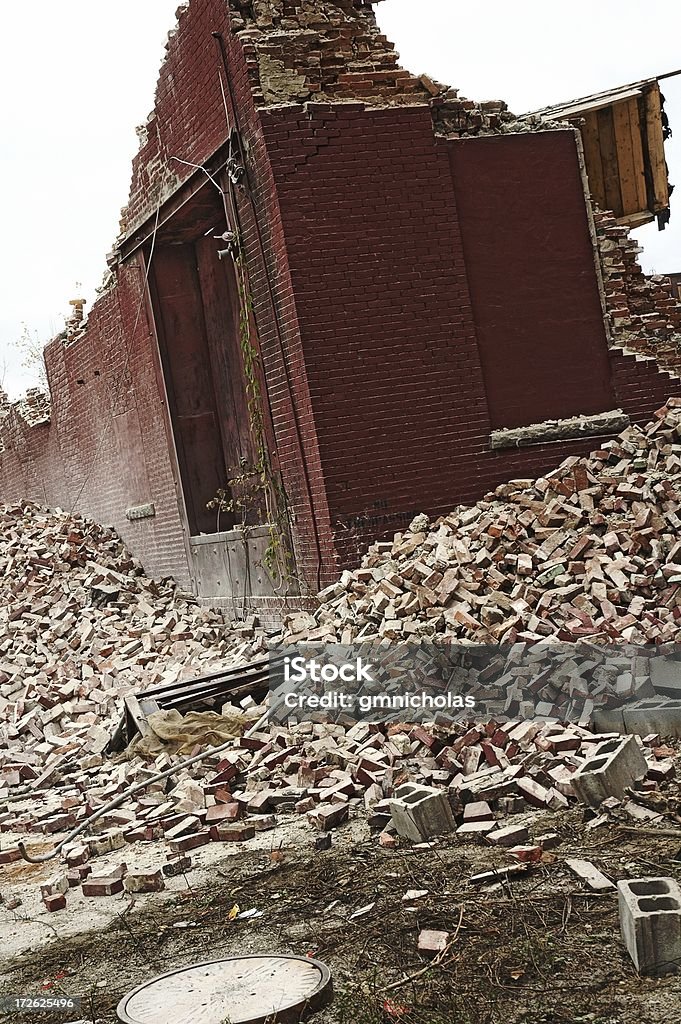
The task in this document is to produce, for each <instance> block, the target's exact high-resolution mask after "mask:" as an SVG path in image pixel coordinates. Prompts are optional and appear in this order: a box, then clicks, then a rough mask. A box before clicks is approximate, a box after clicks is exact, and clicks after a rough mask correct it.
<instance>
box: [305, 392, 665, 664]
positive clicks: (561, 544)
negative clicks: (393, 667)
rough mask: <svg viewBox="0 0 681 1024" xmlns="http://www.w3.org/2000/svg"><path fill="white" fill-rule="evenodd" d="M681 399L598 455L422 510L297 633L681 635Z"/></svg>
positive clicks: (641, 638) (654, 639)
mask: <svg viewBox="0 0 681 1024" xmlns="http://www.w3.org/2000/svg"><path fill="white" fill-rule="evenodd" d="M680 456H681V401H679V400H678V399H672V400H670V402H669V403H668V405H667V406H666V407H665V408H663V409H661V410H659V411H658V413H657V414H656V417H655V419H654V420H653V421H652V422H651V423H650V424H648V425H647V426H646V427H644V428H641V427H638V426H630V427H628V428H627V429H626V430H624V431H623V433H621V434H620V435H619V436H618V437H617V438H615V439H612V440H608V441H606V442H605V443H604V444H603V445H602V447H601V448H600V449H599V450H597V451H594V452H592V454H591V455H589V456H588V457H586V458H578V457H570V458H567V459H565V460H564V461H563V462H562V463H561V464H560V466H558V468H557V469H555V470H554V471H552V472H550V473H547V474H546V475H545V476H544V477H541V478H540V479H538V480H536V481H531V480H513V481H511V482H510V483H508V484H504V485H502V486H500V487H498V488H497V490H496V491H495V492H494V493H493V494H490V495H487V496H486V497H485V499H484V500H482V501H479V502H478V503H477V504H476V505H474V506H473V507H472V508H464V507H460V508H457V509H456V510H455V511H453V512H452V513H451V514H450V515H448V516H445V517H442V518H440V519H438V520H437V522H435V523H433V524H430V523H429V521H428V519H427V517H426V516H424V515H419V516H417V517H416V518H415V519H414V521H413V522H412V523H411V526H410V528H409V530H407V531H406V532H404V533H399V534H397V535H396V536H395V538H394V540H393V541H392V542H382V543H376V544H374V545H372V547H371V548H370V549H369V551H368V553H367V555H366V556H365V558H364V560H363V562H362V564H361V566H360V568H358V569H357V570H355V571H354V572H350V571H346V572H344V573H343V574H342V576H341V578H340V580H339V581H338V582H336V583H334V584H333V585H332V586H330V587H328V588H327V589H326V590H324V591H323V592H322V593H321V594H320V602H321V603H320V607H319V609H318V610H317V611H316V613H315V614H314V616H305V615H298V616H294V617H292V618H291V619H290V620H289V622H288V629H289V633H290V636H289V639H290V640H292V641H293V642H295V641H296V640H297V639H308V640H314V639H319V640H340V641H342V642H344V643H350V642H354V641H367V640H376V639H383V638H387V639H391V640H415V639H418V638H427V637H434V638H437V639H441V638H452V639H458V640H460V641H474V642H476V643H515V642H516V641H518V640H520V641H527V642H535V641H538V640H541V639H544V638H547V637H551V638H555V639H557V640H561V641H563V640H564V641H571V642H575V641H577V640H583V639H585V638H588V639H590V640H592V641H597V642H601V641H603V642H605V641H608V642H615V643H620V642H627V643H632V644H649V643H655V644H661V643H666V642H669V641H675V640H676V639H677V638H678V636H679V626H678V622H679V615H681V608H680V603H681V591H680V590H679V584H680V583H681V564H679V563H681V540H679V537H678V530H679V527H680V526H681V518H680V517H679V483H680V480H681V475H680V469H681V458H680Z"/></svg>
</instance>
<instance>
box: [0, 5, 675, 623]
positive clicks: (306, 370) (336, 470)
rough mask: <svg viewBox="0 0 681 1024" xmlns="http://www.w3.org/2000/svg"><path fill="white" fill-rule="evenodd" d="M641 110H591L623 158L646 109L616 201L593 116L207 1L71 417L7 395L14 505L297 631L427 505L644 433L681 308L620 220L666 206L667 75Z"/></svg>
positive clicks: (330, 20)
mask: <svg viewBox="0 0 681 1024" xmlns="http://www.w3.org/2000/svg"><path fill="white" fill-rule="evenodd" d="M623 95H624V99H622V95H621V94H618V95H615V94H613V96H611V97H607V96H604V97H600V98H598V102H596V103H595V104H592V107H594V108H595V109H596V110H598V111H606V115H607V116H609V117H610V119H611V121H612V124H613V126H614V127H613V133H614V134H613V136H612V137H613V139H615V138H616V141H619V142H621V140H622V130H623V129H622V124H623V121H622V117H621V113H622V111H621V109H620V108H621V107H622V106H623V104H624V103H627V104H629V108H628V110H629V113H627V120H626V131H628V132H629V133H630V134H629V135H628V136H627V139H633V143H631V144H630V146H629V150H628V157H627V159H631V160H632V161H634V170H633V173H635V174H640V175H643V180H637V183H636V187H632V186H631V180H632V179H631V174H628V172H627V170H626V168H625V166H624V162H623V158H621V162H620V170H621V173H620V180H619V185H617V183H616V187H615V189H614V190H613V186H612V183H611V182H610V181H606V180H605V178H604V177H603V175H604V174H605V173H606V172H605V170H603V168H602V169H601V176H600V177H598V174H597V172H596V171H595V170H594V167H595V164H594V159H596V160H597V161H598V160H600V156H599V152H600V151H599V150H598V146H596V158H594V155H593V151H594V141H593V139H590V140H589V139H586V140H585V137H584V136H583V133H582V127H583V125H584V124H588V121H589V118H588V116H587V115H584V109H586V108H589V104H588V103H583V104H582V105H581V106H580V105H579V104H577V105H576V106H575V105H573V107H571V108H570V109H568V108H565V109H563V110H559V109H558V108H552V109H551V110H548V111H545V112H539V113H537V114H534V115H530V116H527V117H525V118H516V117H514V116H513V115H512V114H511V113H510V112H509V111H508V110H507V108H506V105H505V104H504V103H502V102H491V103H475V102H473V101H469V100H464V99H462V98H461V97H459V96H458V95H457V93H456V90H453V89H448V88H446V87H441V86H439V85H438V84H437V83H434V82H433V81H432V80H431V79H429V78H427V77H426V76H421V77H416V76H415V75H412V74H411V73H409V72H407V71H405V70H403V69H402V68H401V67H400V66H399V64H398V62H397V56H396V54H395V52H394V49H393V47H392V45H391V43H390V42H388V40H387V39H386V38H385V37H384V36H382V35H381V33H380V31H379V29H378V27H377V24H376V21H375V15H374V12H373V9H372V4H371V3H369V2H364V0H302V2H292V0H253V2H242V0H191V2H190V3H189V4H188V5H186V6H185V7H184V8H181V9H180V10H179V11H178V24H177V28H176V29H175V30H174V31H173V32H172V33H171V34H170V37H169V41H168V46H167V56H166V59H165V62H164V64H163V67H162V69H161V72H160V79H159V84H158V88H157V93H156V101H155V108H154V111H153V112H152V114H151V115H150V117H149V119H148V121H147V124H146V125H145V126H144V128H143V129H141V130H140V136H141V140H142V144H141V148H140V151H139V153H138V155H137V157H136V158H135V161H134V165H133V177H132V187H131V192H130V197H129V201H128V204H127V207H126V208H125V210H124V211H123V220H122V224H121V235H120V237H119V239H118V241H117V243H116V246H115V248H114V251H113V252H112V254H111V255H110V257H109V260H108V262H109V270H110V272H109V274H108V277H107V280H106V281H105V283H104V285H103V287H102V290H101V292H100V295H99V297H98V299H97V301H96V303H95V305H94V307H93V308H92V310H91V312H90V315H89V317H88V318H87V321H85V322H83V321H82V318H81V309H80V308H79V307H78V306H76V311H75V314H74V317H73V318H72V321H71V322H70V324H69V325H68V326H67V330H66V331H65V332H64V333H63V334H62V335H60V336H59V337H57V338H56V339H54V341H52V342H51V343H50V345H49V346H48V348H47V350H46V365H47V371H48V379H49V386H50V403H49V406H45V404H44V403H42V402H41V401H40V398H39V396H36V395H35V394H34V395H33V396H31V397H30V400H29V402H28V403H24V404H23V405H21V404H19V405H14V406H11V407H7V406H4V407H0V496H1V497H2V499H3V500H19V499H21V498H25V497H30V498H34V499H37V500H39V501H42V502H44V503H45V504H48V505H51V506H60V507H64V508H68V509H72V508H76V509H82V510H83V511H86V512H87V513H88V514H90V515H92V516H94V517H96V518H97V519H98V520H100V521H102V522H105V523H111V524H113V525H114V526H115V527H116V528H117V529H118V530H119V532H120V533H121V534H122V535H123V537H124V539H125V540H126V542H127V543H128V545H129V546H130V547H131V549H132V550H133V551H134V552H135V554H137V555H138V556H139V557H140V558H141V559H142V561H143V562H144V564H145V567H146V569H147V571H149V572H150V573H153V574H156V575H162V576H166V575H173V576H174V577H175V578H176V579H177V580H178V582H179V583H180V585H181V586H183V587H184V588H186V589H187V590H189V591H193V592H194V593H195V594H196V595H197V596H198V597H199V598H200V599H201V600H202V601H205V602H207V603H212V604H224V605H226V606H230V605H233V606H234V607H235V608H238V609H258V610H259V611H260V612H261V614H267V613H269V612H272V613H274V614H276V612H277V610H278V609H279V608H280V606H281V604H282V602H283V600H284V599H285V598H289V599H290V600H291V601H293V602H296V601H297V600H299V599H300V597H302V598H305V596H307V595H310V594H313V593H314V592H315V591H316V590H318V589H319V588H320V586H323V585H325V584H326V583H328V582H329V581H331V580H332V579H334V578H335V577H336V576H337V574H338V572H339V571H340V570H341V569H343V568H344V567H346V566H348V565H351V564H354V563H356V561H357V559H358V557H359V554H360V553H361V552H362V551H363V550H364V548H365V547H366V545H367V544H368V543H369V542H370V541H371V540H373V539H375V538H376V537H380V536H382V535H385V534H387V533H390V534H392V533H394V532H395V531H396V530H399V529H400V528H401V527H402V526H403V525H405V524H408V523H409V521H410V520H411V519H412V518H413V516H414V515H415V514H416V513H418V512H424V511H425V512H427V513H428V514H430V515H437V514H439V513H446V512H448V511H449V510H450V509H451V508H452V507H453V506H454V505H456V504H459V503H463V502H470V501H473V500H476V499H478V498H480V496H481V495H483V494H484V493H485V492H486V491H488V490H489V489H490V488H492V487H494V486H495V485H496V484H498V483H500V482H501V481H504V480H507V479H509V478H513V477H531V476H536V475H538V474H540V473H541V472H543V471H545V470H547V469H548V468H549V467H551V466H553V465H555V464H556V463H557V462H558V461H560V459H561V458H563V457H565V456H567V455H573V454H583V453H585V452H586V451H588V450H589V449H591V448H593V447H597V446H598V438H603V437H610V436H613V435H614V434H616V433H617V432H619V431H620V430H621V429H622V428H623V426H625V425H626V423H627V422H629V421H635V422H645V421H646V420H648V419H649V418H650V416H651V413H652V412H653V410H654V409H655V408H657V407H658V406H660V405H661V404H663V402H664V401H665V400H666V399H667V398H668V397H670V396H671V395H680V394H681V387H680V385H679V378H678V369H679V361H680V358H679V348H678V340H679V332H681V306H680V305H679V304H678V303H677V301H676V300H675V299H674V297H673V296H672V293H671V286H670V284H669V282H668V281H667V280H666V279H664V278H651V279H649V278H646V277H645V276H644V275H643V273H642V271H641V268H640V266H639V264H638V262H637V251H638V250H637V246H636V243H635V241H634V240H633V239H631V238H630V236H629V227H628V225H634V224H640V223H642V222H644V221H645V220H651V219H653V218H655V217H657V218H658V219H659V220H661V221H664V219H665V218H666V216H667V215H668V206H669V197H668V190H667V192H666V194H665V192H664V183H666V174H665V176H664V183H663V184H661V181H662V178H661V170H660V161H659V153H658V159H657V161H655V160H654V157H655V152H654V145H653V144H654V143H656V142H658V141H659V144H660V145H661V139H662V135H661V132H662V128H661V104H660V99H659V97H660V91H659V86H658V84H657V82H656V81H652V80H651V81H650V82H644V83H637V85H636V86H635V87H630V88H629V89H628V91H626V92H625V93H624V94H623ZM632 104H633V106H632ZM589 109H591V108H589ZM575 110H577V114H578V115H579V116H577V115H576V114H575ZM613 110H614V112H615V113H614V114H613ZM608 112H609V115H608ZM639 112H640V120H639ZM598 117H600V118H601V120H603V115H602V114H598ZM647 119H648V120H647ZM617 132H619V133H620V134H619V135H617ZM605 138H606V133H605V132H604V133H603V137H602V140H601V143H600V144H605V143H604V141H603V140H605ZM639 139H643V145H639ZM589 146H591V152H590V151H589ZM585 154H586V155H585ZM637 161H638V163H640V164H641V168H642V169H639V167H638V163H637ZM615 163H617V161H615ZM603 167H605V159H604V161H603ZM651 168H652V170H651ZM596 177H598V181H596ZM606 185H607V186H608V187H607V188H606ZM617 187H619V192H617ZM601 192H602V193H603V195H605V196H606V197H609V196H612V195H614V194H615V193H616V192H617V196H618V199H617V202H621V203H622V208H621V209H619V210H614V209H603V210H602V209H599V208H598V207H597V206H596V204H595V202H594V200H593V198H592V193H593V194H594V195H595V194H599V195H600V193H601ZM627 204H628V205H627ZM615 205H616V203H615V202H613V203H612V206H615ZM235 477H236V478H239V480H240V482H237V483H236V484H234V485H233V487H232V493H231V494H230V493H229V490H230V489H229V487H228V484H227V481H228V480H229V479H234V478H235ZM219 490H222V491H223V492H227V493H226V497H225V499H224V502H223V504H222V505H221V506H220V507H218V508H217V509H216V507H215V502H212V501H211V499H213V498H214V496H215V495H216V493H217V492H218V491H219ZM209 506H210V507H209ZM242 516H245V517H246V521H247V522H248V523H249V524H250V525H249V528H248V530H247V531H246V533H245V534H244V532H243V531H240V530H238V529H235V527H237V526H238V524H239V521H240V519H241V518H242Z"/></svg>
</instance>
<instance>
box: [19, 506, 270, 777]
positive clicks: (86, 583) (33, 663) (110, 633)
mask: <svg viewBox="0 0 681 1024" xmlns="http://www.w3.org/2000/svg"><path fill="white" fill-rule="evenodd" d="M0 576H1V577H2V580H3V586H2V590H1V591H0V759H4V757H6V755H5V754H4V753H3V752H5V751H7V750H11V751H12V752H13V754H14V755H16V754H17V752H21V760H22V774H23V777H24V778H25V779H32V778H36V777H38V776H39V775H40V774H41V773H42V772H43V771H44V770H45V769H49V767H50V766H51V763H52V761H53V760H54V759H55V758H57V757H59V758H60V759H65V758H68V757H73V756H74V755H76V754H79V753H82V754H83V755H88V754H100V753H101V752H102V750H103V749H104V747H105V746H106V743H107V741H108V739H109V736H110V732H111V729H112V727H113V725H114V723H115V721H116V720H117V718H118V717H119V715H120V709H121V701H122V698H123V697H124V696H126V695H127V694H130V693H134V692H137V691H140V690H144V689H145V688H146V687H148V686H152V685H154V684H163V683H170V682H174V681H175V680H177V679H180V678H187V677H192V676H196V675H200V674H201V673H203V672H205V671H207V670H208V669H207V667H206V666H208V667H210V668H211V669H214V668H217V667H222V666H223V665H228V664H239V663H240V662H242V661H244V660H248V659H249V658H252V657H254V656H255V655H256V653H257V651H258V649H259V648H261V646H262V644H263V643H264V641H263V638H262V636H259V637H256V636H255V635H254V631H253V628H252V626H249V625H248V624H246V625H245V626H243V627H242V628H241V629H235V628H233V627H230V628H229V629H228V628H227V627H226V625H225V621H224V618H223V616H222V614H221V613H219V612H214V611H207V610H205V609H200V608H198V607H197V606H196V605H195V604H193V603H192V602H191V601H190V600H188V599H185V598H183V597H182V596H181V595H179V594H178V592H177V589H176V587H175V585H174V583H173V582H172V581H171V580H164V581H161V582H156V581H154V580H151V579H148V578H147V577H146V576H145V575H144V573H143V571H142V568H141V566H140V564H139V562H138V561H137V560H136V559H134V558H133V557H132V556H131V555H130V554H129V553H128V551H127V550H126V548H125V546H124V545H123V543H122V542H121V540H120V538H119V537H118V536H117V535H116V534H115V533H114V532H113V531H112V530H109V529H106V528H104V527H101V526H98V525H97V524H95V523H93V522H92V521H90V520H88V519H85V518H83V517H80V516H70V515H68V514H65V513H60V512H47V511H45V510H43V509H41V508H39V507H38V506H36V505H34V504H31V503H25V504H23V505H18V506H13V507H7V506H0ZM10 775H11V773H10ZM2 789H3V786H2V782H1V781H0V795H1V793H2Z"/></svg>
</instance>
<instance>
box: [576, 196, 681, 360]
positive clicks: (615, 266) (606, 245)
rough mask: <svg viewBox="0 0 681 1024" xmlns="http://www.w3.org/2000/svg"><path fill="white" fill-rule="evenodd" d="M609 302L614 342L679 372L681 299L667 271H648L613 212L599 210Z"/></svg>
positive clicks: (597, 229)
mask: <svg viewBox="0 0 681 1024" xmlns="http://www.w3.org/2000/svg"><path fill="white" fill-rule="evenodd" d="M594 217H595V223H596V235H597V239H598V248H599V253H600V258H601V266H602V268H603V282H604V289H605V299H606V308H607V314H608V320H609V324H610V330H611V339H612V342H613V344H614V345H616V346H617V347H618V348H622V349H624V350H626V351H629V352H633V353H637V354H639V355H640V356H648V357H649V358H652V359H655V360H656V362H657V363H658V365H659V366H660V367H662V368H663V369H665V370H669V371H671V372H673V373H675V374H678V371H679V369H680V368H681V302H679V301H678V299H677V298H676V296H675V295H674V292H673V289H672V283H671V281H670V280H669V278H668V277H663V276H661V275H653V276H647V275H646V274H644V273H643V269H642V267H641V264H640V262H639V259H638V256H639V253H640V252H641V249H640V248H639V245H638V243H637V241H636V239H634V238H632V237H631V232H630V230H629V229H628V228H627V227H624V226H622V225H620V224H618V223H617V221H616V219H615V216H614V214H612V213H610V212H608V211H605V212H604V211H602V210H598V209H596V210H595V213H594Z"/></svg>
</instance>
